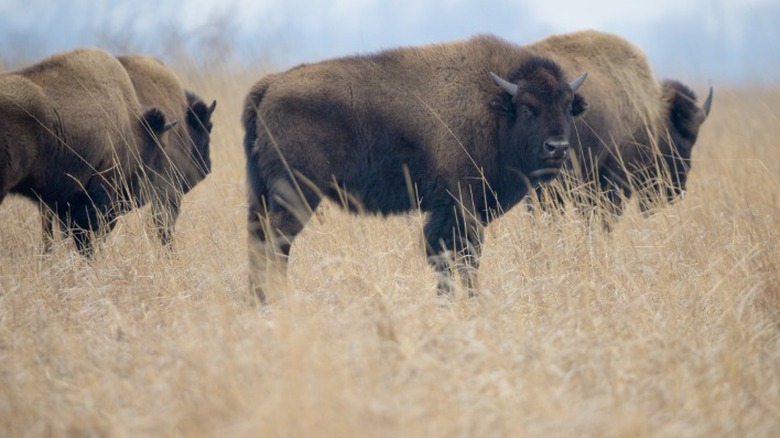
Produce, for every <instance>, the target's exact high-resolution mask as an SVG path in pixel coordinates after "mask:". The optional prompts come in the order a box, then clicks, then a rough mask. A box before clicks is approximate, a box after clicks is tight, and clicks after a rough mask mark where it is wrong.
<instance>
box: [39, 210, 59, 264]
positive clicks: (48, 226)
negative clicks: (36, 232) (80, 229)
mask: <svg viewBox="0 0 780 438" xmlns="http://www.w3.org/2000/svg"><path fill="white" fill-rule="evenodd" d="M39 209H40V212H41V229H42V232H43V253H44V254H50V253H51V252H52V249H53V248H54V221H55V220H57V219H56V218H57V216H56V215H55V214H54V211H53V210H52V209H51V208H49V207H48V206H47V205H44V204H41V205H40V208H39Z"/></svg>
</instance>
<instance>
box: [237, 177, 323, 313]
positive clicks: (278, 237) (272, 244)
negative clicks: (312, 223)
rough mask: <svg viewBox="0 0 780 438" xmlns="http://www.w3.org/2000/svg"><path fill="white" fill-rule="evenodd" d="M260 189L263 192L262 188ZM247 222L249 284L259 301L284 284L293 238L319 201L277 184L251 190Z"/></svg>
mask: <svg viewBox="0 0 780 438" xmlns="http://www.w3.org/2000/svg"><path fill="white" fill-rule="evenodd" d="M263 189H264V188H263ZM250 192H254V193H252V194H251V195H250V199H249V217H248V222H247V231H248V232H249V236H248V241H247V244H248V250H249V284H250V288H251V289H252V291H253V292H254V294H255V295H256V296H257V298H258V299H259V300H260V302H261V303H263V304H266V303H267V302H268V301H273V297H270V296H269V295H271V294H276V293H277V292H278V291H279V290H281V289H284V288H285V287H286V284H287V260H288V258H289V256H290V247H291V246H292V243H293V241H294V240H295V237H296V236H297V235H298V233H300V232H301V230H303V227H304V225H306V223H307V222H308V221H309V219H310V218H311V216H312V213H313V212H314V210H315V209H316V208H317V205H318V204H319V202H320V199H319V198H318V197H317V196H315V195H314V194H313V193H312V192H311V191H310V190H307V189H305V188H304V189H300V188H296V186H295V185H294V184H293V183H292V182H290V181H289V180H279V181H277V182H276V183H275V184H273V187H272V188H271V189H270V190H252V188H250Z"/></svg>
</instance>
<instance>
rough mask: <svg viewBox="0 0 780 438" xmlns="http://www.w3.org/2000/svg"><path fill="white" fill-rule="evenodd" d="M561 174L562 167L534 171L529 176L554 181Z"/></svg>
mask: <svg viewBox="0 0 780 438" xmlns="http://www.w3.org/2000/svg"><path fill="white" fill-rule="evenodd" d="M559 173H561V168H560V167H545V168H542V169H537V170H534V171H533V172H531V173H529V174H528V176H529V177H530V178H533V179H552V178H555V177H556V176H558V174H559Z"/></svg>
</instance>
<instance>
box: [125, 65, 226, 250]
mask: <svg viewBox="0 0 780 438" xmlns="http://www.w3.org/2000/svg"><path fill="white" fill-rule="evenodd" d="M117 59H119V62H121V63H122V65H123V66H124V67H125V70H127V73H128V74H129V75H130V79H131V80H132V82H133V86H134V87H135V91H136V93H137V95H138V99H139V100H140V102H141V104H142V105H144V106H153V107H157V108H160V109H161V110H162V111H163V112H164V113H165V114H166V115H167V116H168V117H169V118H171V119H173V120H177V121H179V120H180V121H182V123H178V124H177V125H176V126H174V128H173V129H172V130H171V131H170V132H169V133H168V134H167V136H166V145H165V149H164V154H162V155H161V156H160V159H161V160H160V162H159V163H151V165H150V167H151V168H152V169H154V170H152V171H149V172H148V173H147V176H148V177H149V182H150V184H149V186H148V187H146V188H145V189H144V190H142V192H141V193H140V203H141V204H144V203H146V202H147V200H149V199H151V204H152V214H153V218H154V224H155V227H156V229H157V233H158V236H159V238H160V240H161V242H162V243H163V244H164V245H169V244H170V243H171V242H172V238H173V229H174V226H175V224H176V220H177V218H178V217H179V208H180V206H181V201H182V196H183V195H184V194H186V193H187V192H189V191H190V190H191V189H192V188H193V187H195V185H196V184H198V183H199V182H200V181H202V180H203V179H204V178H205V177H206V176H207V175H208V174H209V173H210V172H211V155H210V133H211V128H212V123H211V115H212V113H213V112H214V109H215V108H216V106H217V102H216V101H214V102H212V103H211V105H209V106H206V104H205V102H203V100H202V99H201V98H200V97H198V96H197V95H196V94H195V93H193V92H191V91H188V90H185V89H184V88H183V87H182V85H181V82H180V81H179V78H178V77H177V76H176V74H175V73H174V72H173V71H172V70H171V69H170V68H168V67H167V66H165V64H163V63H162V62H160V61H159V60H157V59H155V58H151V57H148V56H120V57H118V58H117Z"/></svg>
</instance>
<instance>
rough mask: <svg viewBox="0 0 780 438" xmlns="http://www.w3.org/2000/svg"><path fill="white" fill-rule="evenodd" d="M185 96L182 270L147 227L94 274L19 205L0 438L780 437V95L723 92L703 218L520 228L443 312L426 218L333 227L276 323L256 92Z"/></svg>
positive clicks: (140, 223)
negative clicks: (205, 110)
mask: <svg viewBox="0 0 780 438" xmlns="http://www.w3.org/2000/svg"><path fill="white" fill-rule="evenodd" d="M181 73H183V76H184V77H185V78H186V82H187V85H188V87H190V88H192V89H193V90H195V91H197V92H198V93H199V94H200V95H201V96H202V97H203V98H204V100H206V101H208V102H210V101H211V99H217V101H218V108H217V111H216V113H215V115H214V118H215V119H214V131H213V133H212V159H213V166H214V171H213V174H212V175H211V176H209V177H208V178H207V179H206V180H204V181H203V182H202V183H200V185H198V186H197V187H196V188H195V189H194V190H193V191H192V192H191V193H189V194H188V195H187V196H186V197H185V201H184V205H183V211H182V215H181V217H180V219H179V222H178V226H177V230H176V234H175V240H176V243H175V250H174V251H173V253H172V254H169V253H167V252H166V251H165V250H163V249H162V248H160V246H159V244H158V242H157V240H156V236H155V235H154V233H153V232H151V231H150V230H149V227H148V223H149V218H148V216H149V212H148V207H147V208H145V209H141V210H140V211H136V212H133V213H131V214H129V215H127V216H126V217H124V218H123V219H122V220H121V222H120V224H119V225H118V227H117V228H116V229H115V230H114V232H113V233H111V234H110V235H109V236H107V238H106V239H104V241H103V242H102V243H101V244H100V246H99V250H98V252H97V254H96V256H95V258H94V260H93V261H91V262H87V261H85V260H84V259H82V258H81V257H80V256H79V255H78V254H77V253H76V252H75V251H74V250H73V248H72V245H71V244H70V243H68V242H66V241H61V242H60V243H59V244H58V245H57V246H55V248H54V252H53V253H52V254H50V255H41V237H40V233H41V231H40V223H39V221H40V218H39V215H38V212H37V209H36V207H35V206H34V205H33V204H31V203H30V202H28V201H26V200H22V199H13V198H10V199H7V200H6V201H5V202H4V203H3V205H2V206H1V207H0V245H1V247H2V249H1V250H0V436H8V437H11V436H14V437H21V436H247V437H249V436H252V437H254V436H264V437H275V436H338V437H350V436H361V437H362V436H386V437H396V436H420V437H423V436H426V437H427V436H491V437H492V436H512V437H515V436H593V437H609V436H615V437H619V436H621V437H622V436H626V437H637V436H669V437H680V436H707V437H711V436H751V437H758V436H776V435H777V434H778V432H780V336H779V335H780V273H778V266H780V245H778V243H779V242H778V235H779V234H780V149H779V148H778V145H777V139H778V138H780V112H779V110H778V108H780V89H777V88H774V89H772V88H770V89H747V88H743V89H724V88H720V87H717V88H716V98H715V103H714V106H713V111H712V114H711V116H710V119H709V120H708V121H707V122H706V123H705V125H704V126H703V128H702V132H701V136H700V138H699V142H698V144H697V146H696V148H695V151H694V168H693V171H692V175H691V180H690V182H689V192H688V194H687V196H686V197H685V198H684V199H682V200H681V201H680V202H677V203H675V204H674V205H671V206H669V207H667V208H664V209H662V210H660V211H659V212H658V213H657V214H655V215H653V216H651V217H649V218H645V217H643V216H642V215H641V214H640V213H639V211H638V208H636V206H635V205H632V206H631V207H630V208H629V209H628V210H627V212H626V214H625V215H624V217H623V218H622V219H621V220H620V221H619V222H618V224H617V225H616V227H615V229H614V230H613V231H612V232H611V233H609V234H607V233H605V232H603V231H601V230H599V229H589V228H588V227H587V224H586V223H585V221H584V220H583V219H582V218H581V217H580V216H579V215H577V214H576V213H573V212H570V211H566V212H564V213H563V214H562V215H561V216H560V217H548V216H546V215H542V214H537V215H535V216H533V215H531V214H530V213H528V212H527V210H525V209H523V208H520V207H516V208H515V209H513V210H512V211H510V212H509V213H508V214H506V215H505V216H504V217H502V218H501V219H500V220H498V221H496V222H495V223H494V224H492V225H490V227H488V230H487V242H486V247H485V250H484V257H483V263H482V267H481V270H480V281H481V291H480V296H479V298H477V299H468V298H465V297H464V296H459V297H458V298H457V299H456V300H455V301H454V302H452V303H451V304H448V305H442V304H441V303H440V302H439V301H438V300H437V297H436V291H435V279H434V275H433V272H432V271H431V270H430V269H429V268H428V267H427V265H426V263H425V259H424V256H423V253H424V251H423V248H422V246H421V233H422V231H421V230H422V224H423V220H424V217H422V216H421V215H420V214H410V215H406V216H398V217H391V218H379V217H367V216H359V217H358V216H351V215H348V214H346V213H344V212H342V211H340V209H339V208H337V207H336V206H334V205H333V204H327V203H326V204H325V205H323V206H322V207H321V209H320V210H319V212H318V214H317V216H316V217H315V218H314V219H313V220H312V222H311V223H310V224H309V225H308V226H307V228H306V229H305V230H304V232H303V233H302V234H301V235H300V238H299V240H297V241H296V243H295V245H294V246H293V249H292V256H291V261H290V272H289V274H290V283H291V285H290V290H289V291H288V292H287V295H286V297H285V298H284V299H282V300H281V301H279V302H277V303H274V304H273V305H271V306H269V307H266V308H262V307H259V306H257V305H256V304H255V302H254V301H253V299H252V297H251V296H250V294H249V290H248V284H247V271H246V269H247V260H246V231H245V226H246V217H245V216H246V202H245V171H244V155H243V146H242V136H243V131H242V128H241V125H240V121H239V120H240V110H241V103H242V100H243V97H244V95H245V93H246V92H247V91H248V89H249V86H250V85H251V84H252V82H254V80H256V79H258V78H259V77H260V75H261V73H262V72H249V71H246V70H245V69H232V70H231V69H224V70H217V69H215V70H212V71H197V70H188V71H183V72H181ZM698 88H700V89H702V90H703V89H704V87H703V86H702V87H698Z"/></svg>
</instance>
